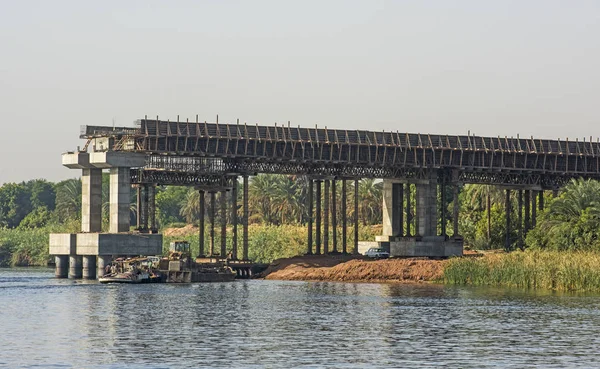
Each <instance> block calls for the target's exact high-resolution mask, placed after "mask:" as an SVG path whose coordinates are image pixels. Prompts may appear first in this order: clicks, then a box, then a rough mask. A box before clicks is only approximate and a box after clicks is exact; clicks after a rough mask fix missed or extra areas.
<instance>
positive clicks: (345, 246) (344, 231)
mask: <svg viewBox="0 0 600 369" xmlns="http://www.w3.org/2000/svg"><path fill="white" fill-rule="evenodd" d="M346 192H347V188H346V180H345V179H342V253H343V254H347V253H348V240H347V232H348V230H347V229H346V228H347V226H348V220H347V211H346V200H347V199H346Z"/></svg>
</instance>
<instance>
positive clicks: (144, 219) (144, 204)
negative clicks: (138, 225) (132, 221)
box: [141, 184, 154, 232]
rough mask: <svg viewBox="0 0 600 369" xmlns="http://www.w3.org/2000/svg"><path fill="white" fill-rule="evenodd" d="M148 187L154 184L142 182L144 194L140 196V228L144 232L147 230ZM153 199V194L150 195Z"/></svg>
mask: <svg viewBox="0 0 600 369" xmlns="http://www.w3.org/2000/svg"><path fill="white" fill-rule="evenodd" d="M150 188H152V189H154V186H152V185H148V184H144V188H143V193H144V196H143V198H142V210H141V215H142V229H143V230H144V232H148V230H149V229H150V228H149V225H148V220H149V219H148V218H149V216H148V214H149V211H150ZM152 198H153V199H154V196H153V197H152Z"/></svg>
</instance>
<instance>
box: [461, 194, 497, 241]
mask: <svg viewBox="0 0 600 369" xmlns="http://www.w3.org/2000/svg"><path fill="white" fill-rule="evenodd" d="M465 192H466V195H467V200H468V201H469V205H471V207H473V209H474V210H484V209H485V211H486V217H487V230H486V236H487V242H488V244H489V242H490V240H491V239H492V213H491V211H492V210H491V209H492V203H496V202H501V201H503V196H504V194H503V191H502V189H501V188H499V187H498V186H493V185H477V184H470V185H466V186H465Z"/></svg>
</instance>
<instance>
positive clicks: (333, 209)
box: [331, 179, 338, 253]
mask: <svg viewBox="0 0 600 369" xmlns="http://www.w3.org/2000/svg"><path fill="white" fill-rule="evenodd" d="M336 193H337V186H336V185H335V179H332V180H331V230H332V233H333V234H332V238H333V239H332V244H333V250H332V251H333V252H334V253H337V252H338V250H337V196H336Z"/></svg>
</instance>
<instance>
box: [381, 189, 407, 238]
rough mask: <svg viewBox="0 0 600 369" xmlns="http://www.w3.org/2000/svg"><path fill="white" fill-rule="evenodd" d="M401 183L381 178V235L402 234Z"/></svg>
mask: <svg viewBox="0 0 600 369" xmlns="http://www.w3.org/2000/svg"><path fill="white" fill-rule="evenodd" d="M402 195H403V191H402V183H394V182H392V181H391V180H385V179H384V180H383V232H382V233H383V235H384V236H402V234H403V232H402V228H403V226H404V225H403V224H402V223H403V216H402V205H403V204H402V197H401V196H402Z"/></svg>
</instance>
